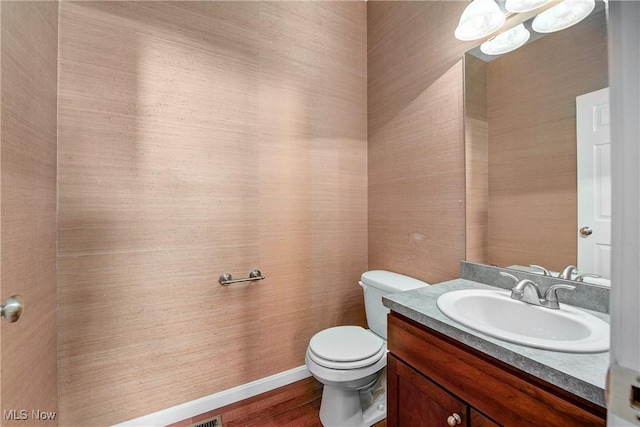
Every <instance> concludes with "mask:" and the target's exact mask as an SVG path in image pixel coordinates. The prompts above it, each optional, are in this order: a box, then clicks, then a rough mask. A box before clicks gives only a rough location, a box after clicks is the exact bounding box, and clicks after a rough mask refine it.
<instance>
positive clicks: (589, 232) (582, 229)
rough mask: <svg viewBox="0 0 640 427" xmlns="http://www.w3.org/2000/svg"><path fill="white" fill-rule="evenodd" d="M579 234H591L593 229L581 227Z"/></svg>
mask: <svg viewBox="0 0 640 427" xmlns="http://www.w3.org/2000/svg"><path fill="white" fill-rule="evenodd" d="M580 234H582V235H583V236H591V235H592V234H593V230H592V229H591V227H582V228H581V229H580Z"/></svg>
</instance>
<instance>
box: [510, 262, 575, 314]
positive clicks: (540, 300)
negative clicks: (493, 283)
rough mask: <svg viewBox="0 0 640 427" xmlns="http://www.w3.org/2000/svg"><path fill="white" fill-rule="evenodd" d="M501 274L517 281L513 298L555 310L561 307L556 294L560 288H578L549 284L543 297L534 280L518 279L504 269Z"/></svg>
mask: <svg viewBox="0 0 640 427" xmlns="http://www.w3.org/2000/svg"><path fill="white" fill-rule="evenodd" d="M500 274H501V275H502V276H504V277H508V278H510V279H511V280H513V281H514V282H515V286H514V287H513V288H512V289H511V298H513V299H515V300H518V301H522V302H526V303H527V304H533V305H538V306H540V307H545V308H550V309H553V310H558V309H559V308H560V304H559V302H558V295H557V294H556V291H557V290H558V289H568V290H574V289H575V288H576V287H575V286H571V285H564V284H558V285H552V286H549V288H548V289H547V290H546V292H545V293H544V297H543V296H542V295H541V294H540V288H539V287H538V285H536V284H535V283H534V282H533V281H531V280H529V279H523V280H518V278H517V277H516V276H514V275H513V274H509V273H505V272H504V271H501V272H500Z"/></svg>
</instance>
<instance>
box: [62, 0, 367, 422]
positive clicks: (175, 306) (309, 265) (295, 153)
mask: <svg viewBox="0 0 640 427" xmlns="http://www.w3.org/2000/svg"><path fill="white" fill-rule="evenodd" d="M60 8H61V11H60V86H59V221H58V227H59V228H58V230H59V255H58V262H59V264H58V268H59V312H60V316H59V321H60V325H59V373H60V423H61V425H106V424H111V423H116V422H119V421H124V420H127V419H131V418H134V417H137V416H141V415H144V414H147V413H150V412H154V411H157V410H160V409H164V408H167V407H170V406H173V405H176V404H180V403H182V402H186V401H190V400H193V399H196V398H199V397H202V396H205V395H208V394H211V393H214V392H217V391H221V390H225V389H227V388H230V387H233V386H237V385H239V384H243V383H246V382H248V381H252V380H255V379H258V378H262V377H265V376H268V375H271V374H274V373H277V372H281V371H283V370H286V369H289V368H293V367H296V366H300V365H302V364H303V363H304V352H305V349H306V346H307V343H308V340H309V338H310V337H311V336H312V334H313V333H315V332H316V331H318V330H321V329H323V328H326V327H329V326H333V325H337V324H364V310H363V302H362V294H361V290H360V288H359V287H358V286H357V280H358V278H359V275H360V274H361V273H362V271H364V270H366V268H367V226H366V223H367V172H366V171H367V163H366V162H367V160H366V156H367V146H366V137H367V116H366V114H367V113H366V107H367V106H366V96H367V90H366V53H367V52H366V42H367V40H366V9H365V4H364V3H351V2H344V3H343V2H326V3H314V2H310V3H296V2H282V3H280V2H273V3H270V2H176V3H162V2H126V3H125V2H79V3H71V2H63V3H61V5H60ZM252 268H260V269H261V270H262V272H263V273H264V274H265V275H266V276H267V279H266V280H264V281H263V282H259V283H256V284H253V285H235V286H230V287H222V286H220V285H219V284H218V282H217V281H218V276H219V275H220V274H221V273H223V272H230V273H232V274H233V275H234V276H235V277H245V276H246V275H247V274H248V273H249V271H250V270H251V269H252Z"/></svg>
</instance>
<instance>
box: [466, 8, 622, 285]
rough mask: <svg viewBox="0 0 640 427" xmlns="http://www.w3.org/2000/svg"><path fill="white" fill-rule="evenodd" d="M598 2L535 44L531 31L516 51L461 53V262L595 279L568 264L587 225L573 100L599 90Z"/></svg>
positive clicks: (601, 26) (602, 26)
mask: <svg viewBox="0 0 640 427" xmlns="http://www.w3.org/2000/svg"><path fill="white" fill-rule="evenodd" d="M598 3H599V7H597V8H596V9H595V10H594V13H592V14H591V15H590V16H589V17H587V18H586V19H584V20H583V21H582V22H580V23H578V24H577V25H574V26H573V27H570V28H568V29H565V30H562V31H558V32H556V33H551V34H548V35H545V36H544V37H541V35H537V36H538V38H537V39H534V34H535V33H534V32H533V31H531V34H532V39H531V40H530V41H529V42H528V43H527V44H526V45H524V46H522V47H520V48H518V49H516V50H514V51H512V52H509V53H506V54H504V55H502V56H499V57H490V60H488V61H487V60H486V59H487V58H489V57H487V56H486V55H484V58H480V57H479V56H483V54H479V53H480V52H479V48H476V49H473V50H472V51H469V52H467V54H465V59H464V65H465V77H464V79H465V81H464V82H465V163H466V210H467V211H466V245H467V247H466V258H467V260H468V261H472V262H476V263H482V264H490V265H497V266H500V267H510V268H519V267H517V266H523V267H525V269H526V268H527V267H528V266H529V265H531V264H537V265H541V266H544V267H546V268H547V269H548V270H552V271H555V272H559V271H561V270H562V269H563V268H564V267H565V266H567V265H570V264H572V265H578V266H579V267H580V273H590V272H594V271H595V270H594V265H593V264H590V265H588V264H587V263H586V262H582V263H581V264H580V265H579V260H578V242H579V239H580V238H584V237H582V236H581V235H580V233H579V229H580V228H581V227H583V226H585V225H589V224H578V176H579V174H580V172H579V170H578V167H577V162H578V160H577V151H578V150H577V136H576V135H577V131H576V97H578V96H581V95H584V94H588V93H591V92H594V91H598V90H600V89H603V88H606V87H607V86H608V74H607V66H608V62H607V28H606V13H605V10H604V9H605V8H604V4H602V3H601V2H598ZM527 25H528V28H531V27H530V22H528V23H525V26H527ZM607 106H608V103H607ZM594 111H595V110H594ZM602 114H604V113H602ZM606 114H607V115H608V110H607V111H606ZM603 117H604V116H603ZM603 120H604V119H603ZM578 133H579V132H578ZM609 186H610V184H609ZM605 252H606V250H603V251H602V254H601V257H602V259H600V260H599V262H600V263H601V264H603V265H604V264H606V263H607V259H608V258H607V257H608V254H606V253H605ZM605 258H606V259H605ZM602 268H604V269H605V270H606V268H607V265H604V267H602V265H600V269H601V270H602ZM602 276H603V277H606V275H605V274H602ZM606 278H608V277H606ZM585 281H592V282H596V283H600V284H607V283H606V281H605V282H603V281H598V280H596V281H593V280H585Z"/></svg>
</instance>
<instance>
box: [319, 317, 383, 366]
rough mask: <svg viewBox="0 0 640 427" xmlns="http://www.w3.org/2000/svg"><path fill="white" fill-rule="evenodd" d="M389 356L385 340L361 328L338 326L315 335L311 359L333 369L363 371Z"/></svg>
mask: <svg viewBox="0 0 640 427" xmlns="http://www.w3.org/2000/svg"><path fill="white" fill-rule="evenodd" d="M385 353H386V346H385V344H384V341H383V340H382V338H380V337H378V336H377V335H375V334H374V333H373V332H369V331H367V330H366V329H364V328H361V327H360V326H337V327H334V328H329V329H325V330H323V331H320V332H318V333H317V334H315V335H314V336H313V337H312V338H311V340H310V341H309V351H308V355H309V358H310V359H311V360H313V361H314V362H316V363H317V364H318V365H321V366H324V367H326V368H331V369H341V370H346V369H359V368H363V367H366V366H369V365H372V364H374V363H376V362H377V361H379V360H380V359H381V358H382V356H383V355H384V354H385Z"/></svg>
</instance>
